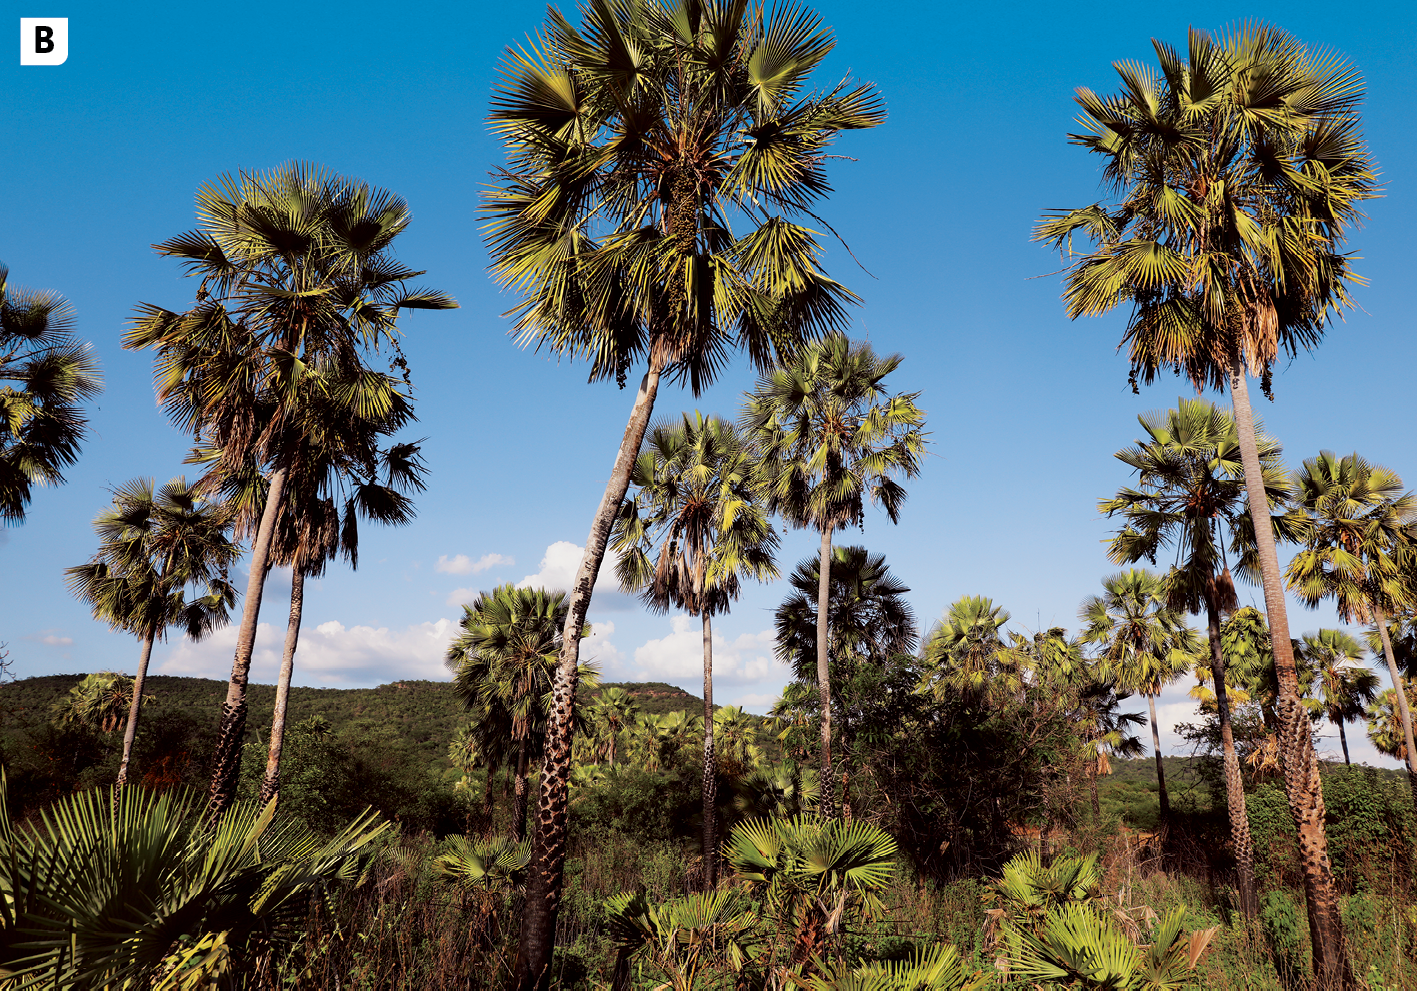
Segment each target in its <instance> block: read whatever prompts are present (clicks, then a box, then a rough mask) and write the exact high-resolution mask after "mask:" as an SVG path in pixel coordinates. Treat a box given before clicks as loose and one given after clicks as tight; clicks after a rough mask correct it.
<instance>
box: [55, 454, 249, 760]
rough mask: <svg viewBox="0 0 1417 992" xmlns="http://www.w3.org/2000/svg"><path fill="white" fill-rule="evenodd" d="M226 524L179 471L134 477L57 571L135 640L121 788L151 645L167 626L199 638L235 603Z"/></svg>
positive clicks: (234, 552)
mask: <svg viewBox="0 0 1417 992" xmlns="http://www.w3.org/2000/svg"><path fill="white" fill-rule="evenodd" d="M231 524H232V519H231V513H230V511H229V509H228V508H227V507H226V506H225V505H224V504H222V503H219V502H216V501H213V500H209V499H205V498H203V497H202V496H201V495H200V494H199V493H198V492H197V491H196V487H194V486H189V485H188V484H187V481H186V479H184V478H182V477H180V476H179V477H178V478H175V479H172V480H171V481H169V482H168V483H167V484H166V485H164V486H162V487H161V488H155V487H154V485H153V481H152V480H151V479H135V480H133V481H131V482H128V483H126V484H125V485H123V486H120V487H119V488H118V489H117V490H115V491H114V495H113V505H112V507H111V508H110V509H108V510H105V511H104V512H103V513H101V514H99V515H98V517H97V518H96V519H95V520H94V530H95V532H97V534H98V536H99V548H98V551H97V552H96V553H95V554H94V557H93V559H92V560H91V561H89V562H88V563H87V564H84V565H76V566H74V567H73V568H69V569H66V570H65V572H64V574H65V580H66V581H67V583H68V585H69V589H70V591H72V592H73V594H74V595H75V596H77V597H78V598H79V599H80V600H82V601H83V602H85V603H87V604H88V605H89V607H90V608H91V609H92V610H93V614H94V617H95V618H97V619H98V620H101V621H103V622H105V623H107V624H108V625H109V626H110V627H112V628H114V629H115V630H124V631H127V632H129V633H131V634H133V635H135V636H136V637H138V638H139V639H140V640H141V643H142V653H141V654H140V655H139V658H138V672H137V676H136V677H135V678H134V679H133V682H132V686H131V689H132V697H131V701H130V704H129V706H128V710H127V712H128V721H127V726H126V729H125V730H124V732H123V757H122V759H121V761H120V763H119V765H118V786H119V787H120V788H121V787H122V786H124V785H125V784H127V781H128V763H129V760H130V759H131V757H132V753H133V741H134V739H135V737H136V735H137V732H138V712H139V706H140V705H141V704H142V699H143V683H144V681H145V680H146V679H147V675H148V662H149V661H150V660H151V659H152V651H153V643H154V642H155V641H157V640H160V639H162V638H165V637H166V636H167V631H168V628H170V627H173V626H178V627H181V628H182V629H183V630H184V631H185V633H186V634H187V636H188V637H190V638H192V639H193V640H200V639H201V638H203V637H205V636H206V635H207V634H209V633H211V632H212V631H213V630H215V629H216V628H218V627H222V626H224V625H225V624H226V622H227V609H228V607H230V606H231V605H232V603H234V602H235V601H236V591H235V590H234V589H233V588H232V587H231V585H230V583H228V582H227V580H226V574H227V569H228V568H229V567H230V566H231V565H232V564H233V563H234V562H235V561H236V559H237V557H238V556H239V554H240V549H239V548H238V547H237V546H236V545H235V544H233V543H232V541H231V539H230V536H229V535H230V531H231Z"/></svg>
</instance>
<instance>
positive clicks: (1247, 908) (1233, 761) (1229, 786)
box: [1205, 589, 1259, 918]
mask: <svg viewBox="0 0 1417 992" xmlns="http://www.w3.org/2000/svg"><path fill="white" fill-rule="evenodd" d="M1205 611H1206V621H1207V633H1208V634H1209V636H1210V670H1211V672H1212V674H1213V675H1214V676H1215V710H1216V712H1217V713H1218V714H1219V715H1220V747H1221V750H1222V751H1223V752H1224V766H1225V805H1226V808H1227V809H1228V811H1229V814H1230V843H1231V844H1232V845H1233V846H1234V848H1235V873H1236V876H1237V881H1238V883H1239V884H1238V888H1239V890H1240V912H1242V913H1244V914H1245V915H1246V916H1247V917H1250V918H1253V917H1254V915H1255V914H1256V913H1258V912H1259V901H1258V897H1257V896H1256V894H1255V847H1254V843H1253V841H1251V839H1250V818H1249V815H1248V813H1247V812H1246V810H1245V781H1244V779H1243V778H1241V776H1240V759H1239V757H1238V756H1237V755H1236V754H1235V732H1234V729H1233V728H1232V727H1231V725H1230V691H1229V690H1228V689H1227V688H1226V686H1225V652H1224V650H1223V649H1222V648H1221V644H1220V611H1219V610H1218V609H1216V606H1215V597H1214V596H1213V595H1212V594H1211V592H1210V590H1209V589H1207V590H1206V596H1205Z"/></svg>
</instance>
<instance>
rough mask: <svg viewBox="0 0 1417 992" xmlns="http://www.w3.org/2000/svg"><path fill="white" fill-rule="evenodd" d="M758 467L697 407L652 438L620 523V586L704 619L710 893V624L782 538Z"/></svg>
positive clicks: (661, 606)
mask: <svg viewBox="0 0 1417 992" xmlns="http://www.w3.org/2000/svg"><path fill="white" fill-rule="evenodd" d="M754 468H755V465H754V461H753V458H752V456H751V454H750V453H749V452H748V451H747V450H746V449H745V448H744V447H743V444H742V441H741V440H740V439H739V437H738V432H737V431H736V430H734V428H733V425H732V424H731V423H728V422H725V421H723V420H721V419H720V418H718V417H705V416H704V415H703V414H701V413H699V412H698V411H697V410H696V411H694V414H693V416H692V417H690V415H689V414H687V413H686V414H684V415H683V416H682V417H681V419H680V420H679V422H677V423H675V422H670V423H666V424H661V425H659V426H657V427H655V428H654V429H653V430H651V431H650V433H649V436H648V437H646V438H645V442H644V446H643V447H642V448H641V450H640V453H639V457H637V458H636V459H635V467H634V471H633V472H632V473H631V474H630V482H631V484H632V485H633V486H635V494H634V496H633V497H632V498H630V499H627V500H626V501H625V503H624V504H623V505H622V506H621V508H620V512H619V514H618V515H617V516H616V518H615V530H614V533H613V535H612V538H611V544H612V546H613V547H614V548H615V550H616V551H617V552H619V553H620V561H619V564H618V565H617V567H616V573H617V575H618V577H619V579H620V588H621V589H624V590H625V591H626V592H638V593H640V598H641V600H642V601H643V602H644V603H645V605H647V606H648V607H649V608H650V609H651V610H653V611H654V612H656V613H667V612H668V611H669V609H670V608H671V607H678V608H680V609H683V610H686V611H688V613H689V614H690V615H698V617H699V619H700V624H701V626H702V628H703V657H704V681H703V686H704V714H703V720H702V726H703V731H704V741H703V769H702V781H703V788H702V792H703V820H704V826H703V848H704V863H705V867H706V869H707V873H706V878H705V881H706V883H707V884H708V886H709V887H710V888H712V887H713V885H714V884H715V882H716V880H717V878H718V863H717V858H716V857H715V851H716V850H717V848H718V842H717V839H716V833H717V815H716V812H715V811H716V809H717V805H718V762H717V761H716V760H715V757H714V709H713V621H712V618H713V616H714V615H715V614H721V613H727V612H728V608H729V604H730V603H731V602H732V601H733V600H735V599H737V598H738V595H739V591H740V587H741V580H742V579H748V578H752V579H757V580H758V581H760V582H765V581H769V580H771V579H775V578H777V574H778V573H777V563H776V562H775V561H774V560H773V553H774V552H775V551H776V550H777V545H778V536H777V532H776V531H775V530H773V528H772V525H771V524H770V523H769V522H768V518H767V514H766V513H765V512H764V510H763V507H762V505H761V503H760V501H759V500H757V499H756V498H755V497H756V493H755V491H754V488H753V482H754V479H753V473H754Z"/></svg>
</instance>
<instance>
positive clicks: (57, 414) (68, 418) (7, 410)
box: [0, 263, 103, 524]
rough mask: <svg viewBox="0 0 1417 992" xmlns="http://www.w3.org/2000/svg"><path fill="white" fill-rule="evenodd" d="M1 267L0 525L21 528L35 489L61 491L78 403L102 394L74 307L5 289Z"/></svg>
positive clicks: (79, 431) (43, 293)
mask: <svg viewBox="0 0 1417 992" xmlns="http://www.w3.org/2000/svg"><path fill="white" fill-rule="evenodd" d="M9 277H10V270H9V269H8V268H6V267H5V265H4V264H3V263H0V383H13V385H6V386H4V387H0V520H4V521H6V522H7V523H17V524H18V523H23V522H24V519H25V507H26V506H28V505H29V502H30V497H31V493H30V490H31V488H32V487H33V486H35V485H41V486H47V485H62V484H63V482H64V472H63V470H64V469H65V468H66V467H67V466H69V465H72V464H74V462H76V461H77V460H78V457H79V444H80V442H82V441H83V440H84V435H85V433H86V429H87V426H88V420H87V419H86V418H85V417H84V414H83V412H82V410H81V409H80V406H79V405H80V403H81V402H82V401H84V400H86V399H91V398H92V397H94V396H97V395H98V394H99V393H101V392H102V391H103V376H101V375H100V374H99V371H98V363H97V362H95V361H94V357H93V352H92V351H91V350H90V349H89V346H88V345H86V344H81V343H80V342H78V341H75V340H74V333H73V330H74V309H73V307H72V306H70V305H69V301H68V300H66V299H64V297H62V296H60V295H59V294H58V293H55V292H53V291H51V290H47V289H46V290H38V291H36V290H25V289H20V288H18V287H12V286H11V285H10V284H9Z"/></svg>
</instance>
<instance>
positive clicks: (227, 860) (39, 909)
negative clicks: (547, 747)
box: [0, 776, 389, 988]
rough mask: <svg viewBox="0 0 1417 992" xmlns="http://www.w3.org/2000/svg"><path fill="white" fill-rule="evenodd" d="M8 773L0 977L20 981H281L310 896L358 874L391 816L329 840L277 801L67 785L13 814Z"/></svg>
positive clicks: (365, 820) (137, 984) (365, 818)
mask: <svg viewBox="0 0 1417 992" xmlns="http://www.w3.org/2000/svg"><path fill="white" fill-rule="evenodd" d="M5 788H6V787H5V781H4V778H3V776H0V891H3V892H4V893H5V898H4V899H3V900H0V974H4V975H5V976H6V979H7V983H10V982H12V983H14V984H15V985H16V986H17V987H38V988H216V987H227V988H242V987H248V988H249V987H262V986H266V985H268V984H269V983H270V982H272V981H274V974H273V969H272V964H273V961H272V957H273V955H274V953H275V952H277V951H278V950H280V949H281V948H282V947H285V946H287V945H289V944H290V943H293V942H294V941H296V940H297V939H298V938H299V936H300V933H301V928H302V926H301V925H302V922H303V921H304V919H305V917H306V915H307V913H308V912H309V900H310V897H311V896H312V895H314V894H316V893H317V892H320V891H322V890H323V889H324V888H325V887H326V886H329V885H332V884H336V883H344V882H352V881H356V880H357V879H358V878H359V877H360V873H361V870H362V866H363V861H364V855H365V854H366V853H368V852H369V851H370V849H371V845H373V844H374V842H375V841H377V840H378V839H379V838H380V837H381V836H383V834H384V833H386V832H387V830H388V828H389V824H388V823H387V822H386V821H383V820H380V819H379V818H378V817H377V816H374V815H372V814H369V813H366V814H364V815H362V816H360V817H359V818H357V819H356V820H355V821H354V822H352V823H350V824H349V825H348V826H347V827H345V828H344V829H343V830H341V831H340V832H339V833H338V834H336V835H335V836H334V837H333V838H331V839H330V840H327V841H323V840H321V839H319V838H318V837H316V836H315V835H313V834H311V833H309V832H308V831H307V830H305V829H303V828H302V827H299V826H297V825H296V824H294V823H293V822H290V821H285V822H280V821H276V820H275V807H274V806H273V805H272V806H267V807H266V808H265V809H260V808H258V807H257V806H255V805H254V804H249V803H237V804H233V805H232V806H230V807H229V808H228V809H227V811H226V813H225V814H224V815H223V816H222V817H221V819H220V820H218V821H217V823H216V824H215V826H214V827H211V828H209V827H208V826H207V819H206V817H205V816H204V810H203V804H202V801H201V799H200V797H198V796H195V795H192V794H190V793H185V792H177V791H168V792H163V793H153V792H149V791H147V790H145V789H141V788H137V787H132V788H127V789H123V790H118V789H117V788H116V787H115V788H114V789H112V790H94V791H90V792H81V793H76V794H74V795H70V796H65V797H63V798H62V799H60V800H59V801H58V802H56V803H55V804H54V805H53V806H50V807H49V808H47V809H45V810H44V811H43V812H41V814H40V816H39V820H38V822H31V823H28V824H24V825H20V824H16V823H14V822H12V821H11V819H10V813H9V809H8V806H7V805H6V797H5Z"/></svg>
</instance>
